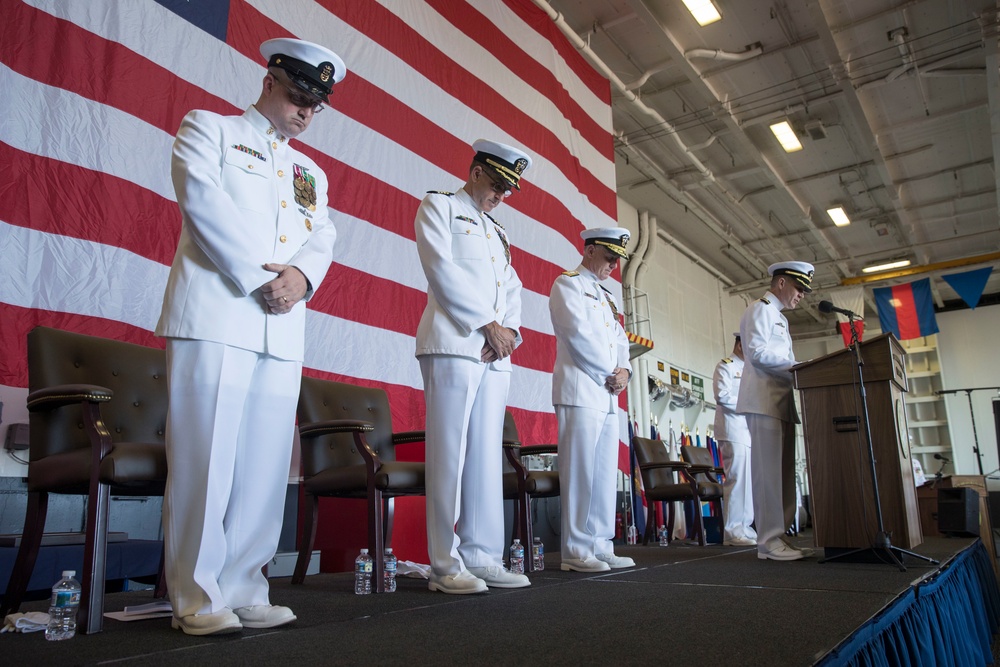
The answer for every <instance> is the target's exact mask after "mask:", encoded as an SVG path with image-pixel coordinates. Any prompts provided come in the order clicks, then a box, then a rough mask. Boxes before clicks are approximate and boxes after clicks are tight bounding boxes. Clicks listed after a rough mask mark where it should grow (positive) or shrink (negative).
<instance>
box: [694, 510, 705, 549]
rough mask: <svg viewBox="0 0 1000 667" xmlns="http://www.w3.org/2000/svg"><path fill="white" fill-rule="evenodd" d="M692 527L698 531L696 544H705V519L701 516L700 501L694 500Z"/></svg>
mask: <svg viewBox="0 0 1000 667" xmlns="http://www.w3.org/2000/svg"><path fill="white" fill-rule="evenodd" d="M694 528H695V531H696V532H697V533H698V544H699V545H701V546H705V519H704V518H703V517H702V512H701V501H700V500H695V501H694Z"/></svg>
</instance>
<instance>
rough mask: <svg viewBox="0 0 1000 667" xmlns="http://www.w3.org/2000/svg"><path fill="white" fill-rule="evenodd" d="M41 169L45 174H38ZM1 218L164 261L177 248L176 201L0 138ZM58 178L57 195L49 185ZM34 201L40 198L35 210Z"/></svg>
mask: <svg viewBox="0 0 1000 667" xmlns="http://www.w3.org/2000/svg"><path fill="white" fill-rule="evenodd" d="M39 174H45V178H39V177H38V175H39ZM0 182H3V183H4V184H5V187H9V188H11V189H12V192H16V193H17V196H8V197H0V220H3V221H5V222H8V223H10V224H12V225H16V226H19V227H25V228H28V229H34V230H36V231H41V232H47V233H50V234H59V235H61V236H69V237H72V238H77V239H83V240H87V241H94V242H96V243H102V244H105V245H110V246H116V247H119V248H123V249H125V250H128V251H130V252H134V253H135V254H137V255H139V256H141V257H145V258H147V259H150V260H153V261H155V262H159V263H160V264H167V265H169V264H170V263H171V261H173V257H174V251H175V250H176V249H177V237H178V235H179V234H180V228H181V216H180V213H179V212H178V210H177V204H175V203H174V202H172V201H169V200H166V199H164V198H163V197H161V196H159V195H158V194H156V193H155V192H152V191H150V190H146V189H145V188H142V187H139V186H138V185H135V184H134V183H130V182H128V181H125V180H122V179H120V178H115V177H114V176H109V175H108V174H102V173H100V172H97V171H91V170H89V169H84V168H83V167H78V166H76V165H72V164H68V163H66V162H59V161H58V160H50V159H47V158H44V157H39V156H37V155H32V154H30V153H25V152H23V151H19V150H17V149H16V148H13V147H11V146H8V145H7V144H5V143H3V142H0ZM53 183H58V184H59V185H58V196H54V193H53V190H52V184H53ZM37 202H45V211H44V213H43V214H39V211H38V208H37Z"/></svg>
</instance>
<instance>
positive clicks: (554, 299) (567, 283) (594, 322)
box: [549, 265, 629, 412]
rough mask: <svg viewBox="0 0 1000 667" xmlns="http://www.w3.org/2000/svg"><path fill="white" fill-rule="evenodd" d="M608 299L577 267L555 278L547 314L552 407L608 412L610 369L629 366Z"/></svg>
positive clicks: (614, 401)
mask: <svg viewBox="0 0 1000 667" xmlns="http://www.w3.org/2000/svg"><path fill="white" fill-rule="evenodd" d="M613 303H614V297H613V296H612V295H611V294H610V293H608V292H607V291H606V290H605V289H603V288H602V287H601V285H600V282H599V281H598V280H597V276H596V275H594V274H593V273H592V272H591V271H590V270H588V269H586V268H585V267H584V266H583V265H580V266H579V267H577V269H576V271H567V272H566V273H563V274H562V275H561V276H559V277H558V278H556V281H555V283H554V284H553V285H552V293H551V294H550V296H549V314H550V315H551V317H552V328H553V329H554V330H555V334H556V364H555V368H554V370H553V375H552V404H553V405H573V406H578V407H586V408H592V409H594V410H605V411H607V412H614V411H615V410H617V408H618V398H617V397H615V396H612V395H611V394H610V393H609V392H608V390H607V389H606V388H605V386H604V381H605V380H606V379H607V378H608V376H609V375H611V374H612V373H614V371H615V368H618V367H620V368H628V367H629V349H628V348H629V344H628V338H627V337H626V336H625V330H624V329H623V328H622V325H621V323H620V322H619V320H618V317H617V316H616V315H615V310H614V309H613V308H612V304H613Z"/></svg>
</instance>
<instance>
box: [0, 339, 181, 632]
mask: <svg viewBox="0 0 1000 667" xmlns="http://www.w3.org/2000/svg"><path fill="white" fill-rule="evenodd" d="M28 390H29V394H28V410H29V412H30V416H29V421H30V429H29V449H28V458H29V462H28V507H27V512H26V514H25V519H24V531H23V533H22V535H21V546H20V548H19V549H18V552H17V559H16V561H15V563H14V569H13V571H12V572H11V576H10V582H9V583H8V584H7V592H6V594H5V595H4V601H3V605H2V609H0V616H3V615H6V614H8V613H10V612H13V611H17V610H18V608H19V607H20V605H21V601H22V600H23V598H24V594H25V591H26V590H27V587H28V581H29V579H30V577H31V572H32V570H33V569H34V566H35V560H36V558H37V557H38V551H39V548H40V545H41V541H42V533H43V530H44V527H45V516H46V514H47V509H48V498H49V494H50V493H64V494H75V495H86V496H87V521H86V527H85V531H86V538H85V547H84V562H83V571H82V573H81V575H82V576H81V585H82V588H83V591H82V593H81V599H80V613H79V618H78V622H79V627H80V632H81V633H85V634H91V633H95V632H100V631H101V629H102V628H103V611H104V584H105V581H104V579H105V565H106V562H105V558H106V554H107V533H108V513H109V501H110V495H111V493H114V494H115V495H116V496H118V495H122V496H128V495H131V496H154V495H157V496H162V495H163V489H164V486H165V484H166V479H167V460H166V454H165V451H164V430H165V428H166V419H167V369H166V354H165V353H164V351H163V350H158V349H153V348H147V347H142V346H140V345H133V344H130V343H122V342H119V341H115V340H108V339H104V338H97V337H94V336H86V335H83V334H77V333H70V332H67V331H60V330H58V329H50V328H48V327H37V328H35V329H33V330H32V331H31V332H30V333H29V334H28ZM158 592H159V593H160V594H161V595H162V587H161V590H160V591H158Z"/></svg>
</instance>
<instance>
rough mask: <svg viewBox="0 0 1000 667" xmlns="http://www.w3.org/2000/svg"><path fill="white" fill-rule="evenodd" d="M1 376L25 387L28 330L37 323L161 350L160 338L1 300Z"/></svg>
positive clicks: (139, 330)
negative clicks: (22, 306) (14, 304)
mask: <svg viewBox="0 0 1000 667" xmlns="http://www.w3.org/2000/svg"><path fill="white" fill-rule="evenodd" d="M0 322H3V326H2V327H0V350H3V354H0V379H2V381H3V384H6V385H7V386H10V387H22V388H26V387H27V386H28V332H29V331H31V330H32V329H34V328H35V327H38V326H43V327H52V328H54V329H63V330H65V331H73V332H76V333H81V334H86V335H88V336H99V337H101V338H110V339H112V340H120V341H124V342H126V343H135V344H137V345H144V346H146V347H156V348H160V349H163V348H164V347H166V344H165V343H164V342H163V340H162V339H160V338H157V337H156V336H154V335H153V332H152V331H147V330H145V329H142V328H140V327H134V326H132V325H131V324H126V323H125V322H119V321H117V320H106V319H103V318H100V317H94V316H92V315H74V314H72V313H57V312H53V311H51V310H42V309H40V308H21V307H20V306H13V305H11V304H7V303H0Z"/></svg>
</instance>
